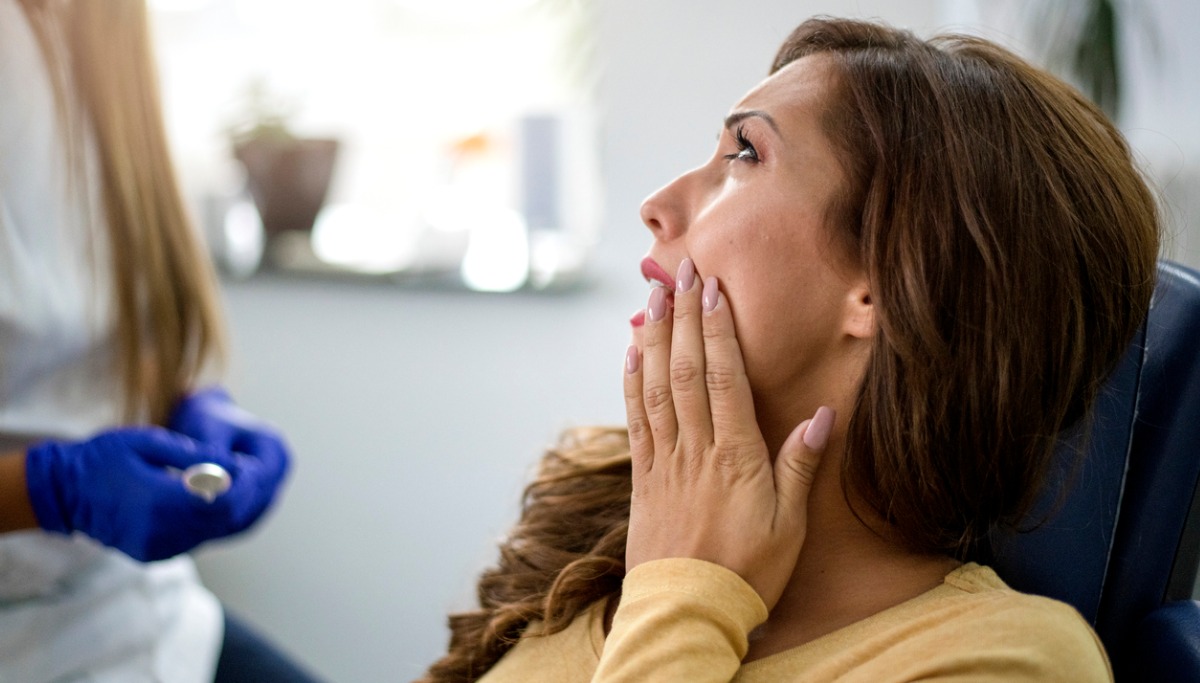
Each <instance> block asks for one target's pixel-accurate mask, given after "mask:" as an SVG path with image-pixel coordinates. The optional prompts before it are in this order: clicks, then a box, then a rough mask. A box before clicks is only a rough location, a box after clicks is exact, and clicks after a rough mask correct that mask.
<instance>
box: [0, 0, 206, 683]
mask: <svg viewBox="0 0 1200 683" xmlns="http://www.w3.org/2000/svg"><path fill="white" fill-rule="evenodd" d="M88 143H89V141H88V140H87V139H86V138H85V139H84V143H83V144H82V145H80V150H79V151H80V152H82V156H83V157H84V159H83V162H84V163H83V170H84V172H83V173H74V174H73V173H71V172H69V170H68V169H69V168H71V166H70V164H69V162H68V158H67V145H66V143H65V136H64V130H63V126H62V119H61V118H60V117H59V116H58V113H57V108H56V104H55V99H54V91H53V87H52V85H51V82H50V79H49V76H48V70H47V67H46V64H45V63H44V60H43V59H42V53H41V51H40V49H39V47H38V44H37V40H36V38H35V36H34V34H33V32H32V31H31V29H30V27H29V24H28V21H27V20H26V18H25V15H24V12H22V10H21V9H20V7H19V6H18V4H17V2H16V0H0V448H3V449H4V450H10V449H11V448H13V447H16V446H19V445H22V444H23V443H25V442H27V441H29V440H30V439H32V438H37V437H58V438H67V439H80V438H84V437H87V436H88V435H90V434H93V433H95V432H97V431H99V430H102V429H104V428H105V427H108V426H112V425H114V424H117V423H118V415H119V412H120V408H121V406H120V404H119V401H118V399H117V396H118V392H115V391H114V390H113V389H114V387H115V386H117V382H118V380H117V378H116V377H115V376H114V375H113V371H112V369H111V367H112V366H111V363H110V359H111V355H112V353H113V349H114V342H113V324H114V318H113V309H112V305H111V302H110V301H109V297H110V294H109V292H110V291H111V273H110V266H109V261H108V254H107V253H106V252H105V251H104V248H105V244H106V232H105V230H104V228H103V222H102V221H103V215H104V214H103V211H102V208H101V206H102V205H101V202H100V200H99V196H100V195H99V189H98V185H99V183H98V181H97V179H96V176H95V173H94V165H93V164H92V163H91V162H92V161H94V159H92V158H91V157H92V149H91V146H90V144H88ZM222 623H223V621H222V614H221V607H220V604H219V603H218V602H217V600H216V598H215V597H214V596H213V595H212V594H211V593H209V592H208V591H207V590H206V589H205V588H204V587H203V586H202V585H201V584H200V581H199V578H198V577H197V574H196V569H195V566H194V564H193V563H192V561H191V559H190V558H187V557H179V558H175V559H172V560H168V561H165V562H157V563H152V564H141V563H138V562H135V561H133V560H131V559H129V558H128V557H126V556H125V555H123V554H121V553H120V552H118V551H115V550H110V549H107V548H104V547H102V546H100V545H99V544H96V543H94V542H93V541H91V540H90V539H88V538H85V537H81V536H79V535H76V536H75V537H71V538H68V537H64V536H60V535H56V534H47V533H43V532H40V531H35V532H19V533H11V534H3V535H0V683H42V682H43V681H45V682H47V683H48V682H50V681H55V682H56V683H63V682H66V681H88V682H95V683H99V682H101V681H105V682H107V681H113V682H117V681H120V682H121V683H130V682H140V681H148V682H149V681H155V682H160V683H201V682H204V683H208V682H210V681H212V677H213V670H214V668H215V664H216V657H217V654H218V650H219V648H220V642H221V629H222Z"/></svg>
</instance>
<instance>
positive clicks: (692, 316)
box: [670, 258, 713, 454]
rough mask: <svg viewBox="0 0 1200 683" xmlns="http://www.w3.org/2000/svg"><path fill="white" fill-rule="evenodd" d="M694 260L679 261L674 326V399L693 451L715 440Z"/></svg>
mask: <svg viewBox="0 0 1200 683" xmlns="http://www.w3.org/2000/svg"><path fill="white" fill-rule="evenodd" d="M701 289H702V283H701V282H700V281H699V278H698V277H696V269H695V267H694V266H693V265H692V260H691V259H687V258H685V259H684V260H683V262H682V263H680V264H679V272H678V274H677V275H676V279H675V315H674V316H673V320H672V329H671V364H670V379H671V400H672V402H673V403H674V404H675V416H676V418H677V420H678V424H679V437H680V438H681V439H683V440H684V442H685V443H684V444H683V445H684V446H685V448H686V449H687V450H688V451H690V452H692V453H693V454H695V453H698V452H701V451H702V449H706V448H707V446H708V445H709V444H710V443H712V436H713V434H712V415H711V412H710V411H709V406H708V389H707V387H706V386H705V379H704V377H705V374H706V371H707V364H706V360H705V354H704V337H703V333H702V331H701V328H702V322H701V319H700V318H701V303H700V293H701Z"/></svg>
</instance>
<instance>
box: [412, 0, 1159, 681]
mask: <svg viewBox="0 0 1200 683" xmlns="http://www.w3.org/2000/svg"><path fill="white" fill-rule="evenodd" d="M818 54H819V55H822V58H823V59H828V60H829V63H830V64H832V65H833V69H832V73H833V80H834V82H833V83H831V86H832V87H831V88H830V90H829V92H828V101H827V102H826V105H825V106H826V110H825V112H824V115H823V125H824V128H825V132H826V134H827V135H828V137H829V138H830V139H831V140H832V142H833V143H834V144H835V145H836V146H837V147H839V148H840V149H841V151H842V152H844V154H842V157H843V158H844V159H845V161H844V164H845V175H846V176H847V178H848V180H847V186H846V187H844V188H843V190H842V192H841V195H840V196H839V197H838V198H836V199H835V200H834V202H833V203H832V205H831V206H829V207H827V212H828V215H827V223H828V225H829V227H830V230H831V232H832V233H833V235H834V236H835V239H836V240H837V241H838V242H840V244H841V245H842V246H844V247H845V251H846V253H847V254H849V255H851V256H852V257H853V259H854V260H855V261H856V262H857V264H858V265H859V266H860V267H861V268H863V269H864V272H866V273H867V275H868V277H869V279H870V284H871V293H872V302H873V304H874V307H875V310H876V317H877V320H878V326H879V330H878V332H877V334H876V337H875V339H874V341H873V348H872V351H871V356H870V359H869V362H868V365H867V368H866V371H865V376H864V379H863V382H862V384H861V387H860V390H859V394H858V398H857V402H856V404H855V407H854V410H853V412H852V414H851V416H850V420H849V423H848V430H849V435H848V443H847V452H846V454H845V458H844V469H843V472H842V483H843V487H844V489H845V491H846V493H847V498H848V499H849V500H850V501H851V505H852V507H855V508H857V506H858V505H859V504H865V505H866V506H868V507H869V509H870V510H871V511H872V512H874V513H875V514H876V515H878V516H879V517H881V518H882V519H883V520H884V521H885V522H886V527H885V533H888V534H889V535H890V536H891V537H893V538H894V539H895V540H896V542H899V543H903V544H904V545H906V546H907V547H909V548H911V549H913V550H916V551H918V552H923V553H938V554H945V555H951V556H955V557H959V558H964V559H973V558H974V557H976V556H977V553H979V552H981V550H983V548H982V546H983V544H984V542H985V539H986V537H987V534H988V532H989V531H990V530H991V529H992V528H993V527H995V526H997V525H1000V524H1004V523H1006V522H1010V521H1013V520H1016V519H1017V518H1019V516H1020V515H1021V514H1022V513H1023V512H1024V511H1025V510H1026V509H1027V508H1028V506H1029V505H1030V502H1031V500H1032V499H1033V497H1034V496H1035V494H1036V493H1037V491H1038V489H1039V486H1040V484H1041V481H1042V479H1043V475H1044V472H1045V471H1046V469H1047V465H1048V462H1049V459H1050V457H1051V455H1052V454H1053V451H1054V448H1055V446H1056V444H1057V443H1058V435H1059V434H1060V433H1061V432H1062V430H1063V429H1064V428H1066V427H1068V426H1070V425H1072V424H1074V423H1077V422H1079V420H1080V419H1081V418H1082V417H1083V416H1084V415H1085V414H1086V412H1087V410H1088V408H1089V407H1090V405H1091V402H1092V400H1093V398H1094V397H1095V394H1096V392H1097V390H1098V388H1099V386H1100V385H1101V384H1102V383H1103V380H1104V379H1105V378H1106V376H1107V375H1108V374H1109V373H1110V372H1111V370H1112V368H1113V367H1114V366H1115V364H1116V362H1117V360H1118V359H1119V357H1120V354H1121V352H1122V351H1123V350H1124V349H1125V347H1126V345H1127V344H1128V343H1129V340H1130V339H1131V338H1132V336H1133V333H1134V331H1135V330H1136V328H1137V326H1138V324H1139V323H1140V322H1141V320H1142V319H1143V318H1144V316H1145V313H1146V311H1147V309H1148V307H1149V301H1150V295H1151V292H1152V290H1153V285H1154V272H1155V270H1154V269H1155V259H1156V257H1157V252H1158V239H1159V237H1158V216H1157V209H1156V206H1155V203H1154V199H1153V196H1152V195H1151V194H1150V192H1149V190H1148V188H1147V187H1146V185H1145V184H1144V183H1143V181H1142V180H1141V178H1140V176H1139V175H1138V173H1137V171H1136V170H1135V169H1134V166H1133V163H1132V161H1131V159H1130V154H1129V150H1128V148H1127V147H1126V145H1125V143H1124V142H1123V140H1122V138H1121V136H1120V134H1119V133H1118V132H1117V130H1116V129H1115V128H1114V127H1113V126H1112V124H1111V123H1109V122H1108V121H1107V120H1106V119H1105V117H1104V115H1103V114H1102V113H1101V112H1100V111H1099V109H1097V108H1096V107H1095V106H1094V105H1092V104H1091V103H1090V102H1088V101H1087V100H1086V99H1084V98H1083V97H1082V96H1081V95H1079V94H1078V93H1077V92H1076V91H1074V90H1073V89H1071V88H1070V87H1069V86H1067V85H1065V84H1063V83H1062V82H1060V81H1058V80H1057V79H1055V78H1053V77H1052V76H1049V75H1048V74H1046V73H1044V72H1042V71H1039V70H1037V69H1035V68H1033V67H1031V66H1029V65H1028V64H1026V63H1024V62H1022V61H1021V60H1020V59H1018V58H1017V57H1015V56H1013V55H1012V54H1010V53H1009V52H1007V51H1005V50H1003V49H1001V48H999V47H996V46H994V45H992V44H990V43H988V42H986V41H983V40H979V39H975V38H967V37H955V36H948V37H941V38H936V39H933V40H930V41H921V40H918V39H917V38H915V37H914V36H912V35H911V34H909V33H907V32H905V31H898V30H894V29H891V28H887V27H884V26H880V25H878V24H873V23H866V22H858V21H845V20H834V19H825V18H818V19H812V20H809V21H807V22H805V23H804V24H802V25H801V26H800V27H799V28H798V29H797V30H796V31H795V32H794V33H793V34H792V36H791V37H790V38H789V39H788V40H787V42H786V43H785V44H784V45H783V47H782V48H781V49H780V51H779V53H778V56H777V58H776V60H775V63H774V65H773V67H772V69H771V71H772V73H774V72H775V71H778V70H779V69H782V68H785V67H786V66H787V65H789V64H791V63H792V62H794V61H795V60H797V59H800V58H801V57H805V56H809V55H818ZM617 434H618V433H616V432H613V433H608V434H606V435H605V438H606V439H608V440H611V441H612V443H611V444H610V447H611V448H612V449H613V451H612V454H611V455H608V456H606V457H605V458H602V459H600V460H599V461H598V462H601V463H603V466H601V467H599V469H597V468H596V467H594V466H591V465H589V464H588V463H590V462H593V461H592V460H591V459H589V458H588V457H586V456H583V455H582V454H583V453H584V452H587V451H588V450H589V448H591V446H590V444H591V443H592V442H591V441H589V440H586V439H585V440H583V441H581V442H580V443H579V445H578V446H575V447H572V445H571V443H570V442H568V443H566V444H563V445H562V446H560V449H558V450H553V451H551V452H550V454H549V455H548V456H547V459H546V460H545V461H544V463H543V469H542V471H541V473H540V474H539V476H538V479H537V480H535V481H534V483H533V484H531V485H530V488H529V490H528V491H527V493H526V497H525V505H524V508H523V511H522V516H521V520H520V522H519V523H518V525H517V527H516V529H515V530H514V532H513V535H512V536H510V537H509V538H508V539H507V541H506V542H505V543H504V544H503V545H502V547H501V562H500V564H499V566H498V567H497V568H495V569H491V570H488V571H487V572H485V573H484V576H483V579H482V580H481V582H480V603H481V607H480V609H479V610H478V611H475V612H471V613H467V614H463V615H456V616H453V617H451V620H450V624H451V630H452V636H451V643H450V650H449V653H448V654H447V655H446V656H445V657H444V658H443V659H441V660H440V661H439V662H437V663H436V664H434V666H433V667H432V668H431V669H430V670H429V672H428V673H427V674H426V677H425V678H423V679H421V680H422V683H450V682H454V683H463V682H468V681H474V680H477V679H478V678H479V677H480V676H482V675H483V673H485V672H486V670H487V669H488V668H489V667H490V666H491V665H492V664H494V663H495V661H496V660H498V659H499V657H500V656H501V655H502V654H503V653H504V652H505V651H506V650H507V649H508V648H509V647H511V645H512V644H513V643H514V642H515V640H516V639H517V638H518V637H519V636H520V634H521V633H522V631H523V629H524V627H525V626H526V625H527V624H528V623H529V621H531V620H545V628H542V629H539V631H538V632H539V633H542V634H546V633H553V632H555V631H558V630H562V629H563V628H566V626H567V624H569V623H570V621H571V619H572V618H573V617H574V616H576V615H578V614H579V613H580V612H582V611H583V610H584V609H585V608H586V607H587V606H588V605H590V604H592V603H594V602H596V601H598V600H601V599H604V598H606V597H609V596H612V595H614V594H615V593H616V592H617V591H619V581H620V578H621V575H622V574H623V565H622V560H623V556H624V552H623V551H624V540H625V534H626V531H627V528H628V512H629V510H628V502H629V490H630V481H629V468H628V456H627V455H619V454H618V451H619V448H621V447H625V444H626V443H627V442H626V440H625V439H624V437H621V441H622V443H621V444H617V443H616V438H617ZM606 443H607V441H606ZM576 449H578V450H576ZM618 465H619V466H618ZM855 501H857V502H855ZM597 509H603V510H606V511H607V512H606V514H594V513H593V512H592V511H593V510H597ZM857 511H858V510H857V509H856V512H857ZM586 539H597V540H596V542H595V544H594V545H592V546H591V547H590V548H589V547H588V546H587V542H586ZM534 558H536V559H534ZM600 568H602V570H601V569H600ZM596 576H601V577H602V578H603V580H599V581H594V582H593V581H592V579H593V578H594V577H596ZM564 585H570V586H572V587H573V589H572V590H570V591H567V592H563V591H562V588H561V587H562V586H564ZM576 589H577V590H576ZM556 591H557V592H556ZM568 595H569V598H567V597H566V596H568Z"/></svg>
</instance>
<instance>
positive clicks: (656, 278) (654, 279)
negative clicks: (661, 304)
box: [629, 256, 675, 328]
mask: <svg viewBox="0 0 1200 683" xmlns="http://www.w3.org/2000/svg"><path fill="white" fill-rule="evenodd" d="M642 277H644V278H646V282H649V283H650V284H651V285H653V286H654V287H662V288H663V289H665V290H667V306H674V305H675V279H674V278H672V277H671V275H670V274H669V273H668V272H667V269H666V268H663V267H662V266H661V265H659V263H658V261H655V260H654V259H652V258H650V257H649V256H647V257H646V258H644V259H642ZM629 324H630V325H632V326H633V327H635V328H636V327H641V326H642V325H645V324H646V309H645V308H643V309H641V310H639V311H638V312H637V313H634V314H633V317H631V318H630V319H629Z"/></svg>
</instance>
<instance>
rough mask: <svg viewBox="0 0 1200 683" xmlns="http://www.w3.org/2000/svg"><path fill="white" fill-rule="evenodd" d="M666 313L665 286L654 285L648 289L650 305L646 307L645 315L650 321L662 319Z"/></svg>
mask: <svg viewBox="0 0 1200 683" xmlns="http://www.w3.org/2000/svg"><path fill="white" fill-rule="evenodd" d="M666 315H667V288H666V287H655V288H654V289H652V290H650V305H649V306H647V307H646V316H647V317H648V318H650V322H657V321H659V320H662V319H663V317H665V316H666Z"/></svg>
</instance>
